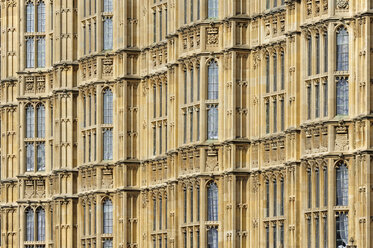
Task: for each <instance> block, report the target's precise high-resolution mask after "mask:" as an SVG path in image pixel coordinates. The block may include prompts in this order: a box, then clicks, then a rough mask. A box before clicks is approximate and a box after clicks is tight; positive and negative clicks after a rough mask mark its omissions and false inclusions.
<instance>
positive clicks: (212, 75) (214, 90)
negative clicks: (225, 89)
mask: <svg viewBox="0 0 373 248" xmlns="http://www.w3.org/2000/svg"><path fill="white" fill-rule="evenodd" d="M218 93H219V71H218V63H217V62H216V61H212V62H211V64H210V65H209V66H208V92H207V99H208V100H216V99H218V97H219V95H218Z"/></svg>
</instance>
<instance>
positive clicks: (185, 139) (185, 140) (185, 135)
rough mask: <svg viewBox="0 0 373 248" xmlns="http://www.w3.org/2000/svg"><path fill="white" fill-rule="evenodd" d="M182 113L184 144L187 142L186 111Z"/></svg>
mask: <svg viewBox="0 0 373 248" xmlns="http://www.w3.org/2000/svg"><path fill="white" fill-rule="evenodd" d="M183 115H184V144H185V143H186V142H187V118H188V116H187V112H186V111H185V113H184V114H183Z"/></svg>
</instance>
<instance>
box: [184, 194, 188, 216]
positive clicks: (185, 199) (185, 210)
mask: <svg viewBox="0 0 373 248" xmlns="http://www.w3.org/2000/svg"><path fill="white" fill-rule="evenodd" d="M187 202H188V198H187V189H186V188H184V223H186V222H187V206H188V205H187V204H188V203H187Z"/></svg>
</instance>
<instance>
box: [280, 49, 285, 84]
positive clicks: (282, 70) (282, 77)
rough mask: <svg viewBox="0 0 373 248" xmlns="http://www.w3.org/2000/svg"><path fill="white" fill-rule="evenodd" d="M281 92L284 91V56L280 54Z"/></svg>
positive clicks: (282, 53)
mask: <svg viewBox="0 0 373 248" xmlns="http://www.w3.org/2000/svg"><path fill="white" fill-rule="evenodd" d="M280 60H281V90H283V89H285V54H284V52H281V55H280Z"/></svg>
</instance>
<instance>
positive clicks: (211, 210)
mask: <svg viewBox="0 0 373 248" xmlns="http://www.w3.org/2000/svg"><path fill="white" fill-rule="evenodd" d="M207 219H208V220H209V221H217V220H218V186H217V185H216V183H211V184H210V185H209V186H208V188H207Z"/></svg>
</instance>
